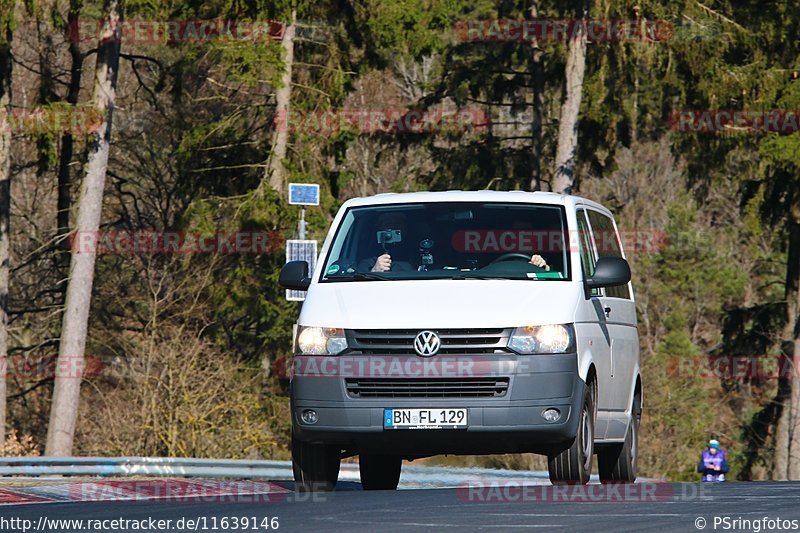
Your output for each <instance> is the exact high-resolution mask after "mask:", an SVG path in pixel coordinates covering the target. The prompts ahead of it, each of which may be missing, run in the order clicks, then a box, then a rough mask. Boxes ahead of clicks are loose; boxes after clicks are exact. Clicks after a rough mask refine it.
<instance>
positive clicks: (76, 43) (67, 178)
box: [57, 0, 84, 269]
mask: <svg viewBox="0 0 800 533" xmlns="http://www.w3.org/2000/svg"><path fill="white" fill-rule="evenodd" d="M82 5H83V1H82V0H70V3H69V14H68V15H67V25H68V29H67V32H68V33H69V32H70V31H74V30H73V28H78V25H79V23H80V20H79V18H78V17H79V16H80V10H81V6H82ZM69 55H70V62H71V64H70V72H69V89H68V92H67V103H69V104H70V105H72V106H73V109H74V106H75V105H76V104H77V103H78V97H79V95H80V90H81V74H82V72H83V60H84V56H83V54H82V53H81V46H80V39H78V38H77V37H76V36H71V37H70V40H69ZM74 145H75V140H74V138H73V136H72V132H70V131H67V132H65V133H64V134H63V135H62V136H61V153H60V155H59V161H58V214H57V223H58V237H60V238H64V237H66V235H67V234H68V233H69V211H70V207H71V202H70V189H71V185H72V179H71V171H70V164H71V163H72V155H73V152H74ZM62 245H63V246H64V248H65V249H66V245H67V241H66V239H64V241H63V243H62ZM64 267H65V269H66V264H65V265H64Z"/></svg>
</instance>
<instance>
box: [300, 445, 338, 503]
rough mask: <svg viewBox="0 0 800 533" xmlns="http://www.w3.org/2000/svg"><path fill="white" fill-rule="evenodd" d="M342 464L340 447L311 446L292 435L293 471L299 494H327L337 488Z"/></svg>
mask: <svg viewBox="0 0 800 533" xmlns="http://www.w3.org/2000/svg"><path fill="white" fill-rule="evenodd" d="M340 463H341V458H340V450H339V448H338V447H332V446H327V445H325V444H311V443H308V442H303V441H301V440H299V439H297V438H296V437H295V436H294V433H292V470H293V471H294V482H295V488H296V490H297V491H299V492H327V491H332V490H334V488H335V487H336V480H337V479H338V478H339V464H340Z"/></svg>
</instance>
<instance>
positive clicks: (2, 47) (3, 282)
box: [0, 2, 14, 446]
mask: <svg viewBox="0 0 800 533" xmlns="http://www.w3.org/2000/svg"><path fill="white" fill-rule="evenodd" d="M9 4H10V5H9ZM13 6H14V2H10V3H9V2H4V3H0V7H1V8H2V9H4V10H5V9H8V10H9V12H7V13H6V12H0V446H2V445H3V443H4V442H5V429H6V368H7V367H8V360H7V356H8V284H9V279H8V267H9V261H10V249H9V221H10V215H11V128H10V127H9V122H8V118H7V117H8V115H7V113H8V110H9V109H10V104H11V65H12V57H11V42H12V33H11V20H10V17H11V12H10V11H11V10H12V9H13Z"/></svg>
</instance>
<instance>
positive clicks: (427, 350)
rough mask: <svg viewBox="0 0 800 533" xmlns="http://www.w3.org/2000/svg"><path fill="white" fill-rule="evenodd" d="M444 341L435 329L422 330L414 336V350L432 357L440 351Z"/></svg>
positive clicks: (423, 355)
mask: <svg viewBox="0 0 800 533" xmlns="http://www.w3.org/2000/svg"><path fill="white" fill-rule="evenodd" d="M441 346H442V341H441V340H439V335H437V334H436V332H435V331H420V332H419V333H417V336H416V337H415V338H414V351H415V352H417V354H419V355H421V356H422V357H430V356H432V355H436V354H437V353H438V352H439V348H441Z"/></svg>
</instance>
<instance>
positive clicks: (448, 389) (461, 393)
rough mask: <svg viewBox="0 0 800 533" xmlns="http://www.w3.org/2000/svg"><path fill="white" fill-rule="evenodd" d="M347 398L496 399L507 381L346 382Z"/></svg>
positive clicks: (352, 380)
mask: <svg viewBox="0 0 800 533" xmlns="http://www.w3.org/2000/svg"><path fill="white" fill-rule="evenodd" d="M345 385H346V386H347V394H348V396H350V397H351V398H499V397H502V396H505V395H506V393H507V392H508V378H452V379H403V378H380V379H375V378H370V379H360V378H359V379H346V380H345Z"/></svg>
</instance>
